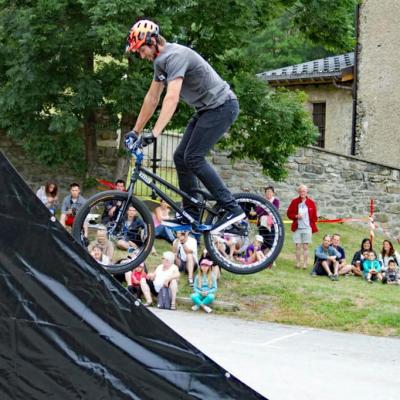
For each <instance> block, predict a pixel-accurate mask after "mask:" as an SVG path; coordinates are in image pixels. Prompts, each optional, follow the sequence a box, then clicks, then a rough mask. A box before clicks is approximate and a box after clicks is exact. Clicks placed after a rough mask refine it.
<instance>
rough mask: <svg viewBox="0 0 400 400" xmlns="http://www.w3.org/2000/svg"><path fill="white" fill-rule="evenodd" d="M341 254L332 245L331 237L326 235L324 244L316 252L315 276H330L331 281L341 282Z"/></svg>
mask: <svg viewBox="0 0 400 400" xmlns="http://www.w3.org/2000/svg"><path fill="white" fill-rule="evenodd" d="M339 258H340V253H339V252H338V251H337V250H335V249H334V248H333V247H332V245H331V237H330V236H329V235H325V236H324V237H323V239H322V244H321V245H320V246H318V247H317V248H316V250H315V264H314V268H313V272H312V274H313V275H328V276H329V279H330V280H331V281H337V280H339V277H338V275H339V261H338V259H339Z"/></svg>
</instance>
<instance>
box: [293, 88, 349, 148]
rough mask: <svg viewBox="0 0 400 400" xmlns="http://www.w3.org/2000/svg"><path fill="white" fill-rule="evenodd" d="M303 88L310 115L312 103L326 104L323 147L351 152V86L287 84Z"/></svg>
mask: <svg viewBox="0 0 400 400" xmlns="http://www.w3.org/2000/svg"><path fill="white" fill-rule="evenodd" d="M287 89H299V90H303V91H304V92H305V93H306V94H307V96H308V99H307V103H306V108H307V110H308V111H309V112H310V114H311V115H312V112H313V107H312V104H313V103H325V104H326V120H325V147H324V148H325V149H326V150H329V151H334V152H337V153H340V154H345V155H350V154H351V130H352V118H353V113H352V104H353V97H352V91H351V87H349V88H338V87H335V86H334V85H332V84H320V85H296V86H287Z"/></svg>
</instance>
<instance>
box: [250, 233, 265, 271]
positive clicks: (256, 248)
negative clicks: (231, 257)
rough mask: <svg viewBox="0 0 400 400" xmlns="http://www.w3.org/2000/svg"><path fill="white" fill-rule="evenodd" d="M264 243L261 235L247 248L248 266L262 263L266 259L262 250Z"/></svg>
mask: <svg viewBox="0 0 400 400" xmlns="http://www.w3.org/2000/svg"><path fill="white" fill-rule="evenodd" d="M263 241H264V239H263V237H262V236H261V235H256V236H255V238H254V242H253V243H251V244H250V245H248V246H247V248H246V254H245V262H246V263H247V264H251V263H253V262H257V261H261V260H263V259H264V258H265V255H264V253H263V251H262V250H261V246H262V244H263Z"/></svg>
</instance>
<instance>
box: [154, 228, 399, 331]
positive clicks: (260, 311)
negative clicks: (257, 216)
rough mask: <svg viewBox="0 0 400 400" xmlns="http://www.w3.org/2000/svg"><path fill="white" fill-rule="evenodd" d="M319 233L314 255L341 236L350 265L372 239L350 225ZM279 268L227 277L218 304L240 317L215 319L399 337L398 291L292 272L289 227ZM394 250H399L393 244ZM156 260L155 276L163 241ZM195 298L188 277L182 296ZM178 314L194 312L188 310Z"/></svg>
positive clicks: (351, 279)
mask: <svg viewBox="0 0 400 400" xmlns="http://www.w3.org/2000/svg"><path fill="white" fill-rule="evenodd" d="M318 227H319V229H320V232H318V233H317V234H315V235H314V236H313V242H314V243H313V244H312V246H311V248H310V250H311V251H310V264H311V262H312V260H313V258H314V257H313V251H314V249H315V247H316V246H317V245H319V244H320V243H321V241H322V236H323V235H324V234H326V233H334V232H338V233H340V234H341V235H342V246H343V247H344V248H345V250H346V257H347V261H348V262H350V261H351V259H352V257H353V254H354V252H355V251H356V250H358V249H359V247H360V243H361V240H362V239H363V238H364V237H368V235H369V233H368V229H367V228H366V227H361V226H357V225H350V224H335V225H333V224H319V226H318ZM285 228H286V231H287V235H286V241H285V245H284V248H283V251H282V253H281V255H280V256H279V258H278V259H277V261H276V264H277V266H276V267H275V268H273V269H270V270H264V271H262V272H259V273H257V274H253V275H234V274H231V273H229V272H226V271H223V272H222V276H221V280H220V282H219V289H218V293H217V299H218V300H222V301H226V302H232V303H236V304H237V305H238V306H239V310H238V311H226V310H223V309H222V308H221V309H220V308H215V311H216V313H217V314H224V315H234V316H235V317H240V318H244V319H248V320H260V321H269V322H279V323H284V324H295V325H302V326H307V327H314V328H323V329H332V330H337V331H346V332H358V333H364V334H369V335H379V336H399V335H400V286H391V285H382V284H381V283H377V282H376V283H374V284H372V285H371V284H368V283H367V282H366V281H365V280H363V279H361V278H356V277H354V276H349V277H340V280H339V281H338V282H331V281H330V280H329V279H328V278H327V277H312V276H310V269H311V265H310V267H309V268H308V270H306V271H304V270H296V269H295V268H294V259H295V258H294V244H293V242H292V237H291V233H290V226H289V225H287V224H286V225H285ZM383 239H384V238H383V237H382V236H377V237H376V238H375V241H374V243H375V244H376V246H375V251H377V252H379V251H380V250H381V247H382V240H383ZM394 245H396V244H395V243H394ZM156 248H157V251H158V254H159V255H158V256H150V257H149V259H148V261H147V264H148V266H149V267H150V268H149V269H150V270H152V269H153V268H154V267H155V266H156V265H158V264H159V263H160V262H159V261H160V259H161V253H162V251H165V250H169V248H170V246H169V245H168V244H167V243H166V242H165V241H159V240H157V242H156ZM190 293H191V291H190V288H189V286H188V285H187V283H186V279H185V277H184V276H182V278H181V282H180V291H179V296H181V297H184V296H186V297H188V296H189V294H190ZM178 307H179V309H181V310H182V309H187V310H188V311H189V310H190V306H189V305H188V304H179V302H178Z"/></svg>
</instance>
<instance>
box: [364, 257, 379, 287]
mask: <svg viewBox="0 0 400 400" xmlns="http://www.w3.org/2000/svg"><path fill="white" fill-rule="evenodd" d="M362 266H363V275H364V277H365V279H366V280H367V281H368V282H369V283H372V281H373V280H375V279H379V280H380V281H382V274H381V269H382V267H381V264H380V262H379V261H378V260H377V259H376V256H375V253H374V252H373V251H370V252H369V253H368V258H367V259H364V261H363V263H362Z"/></svg>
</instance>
